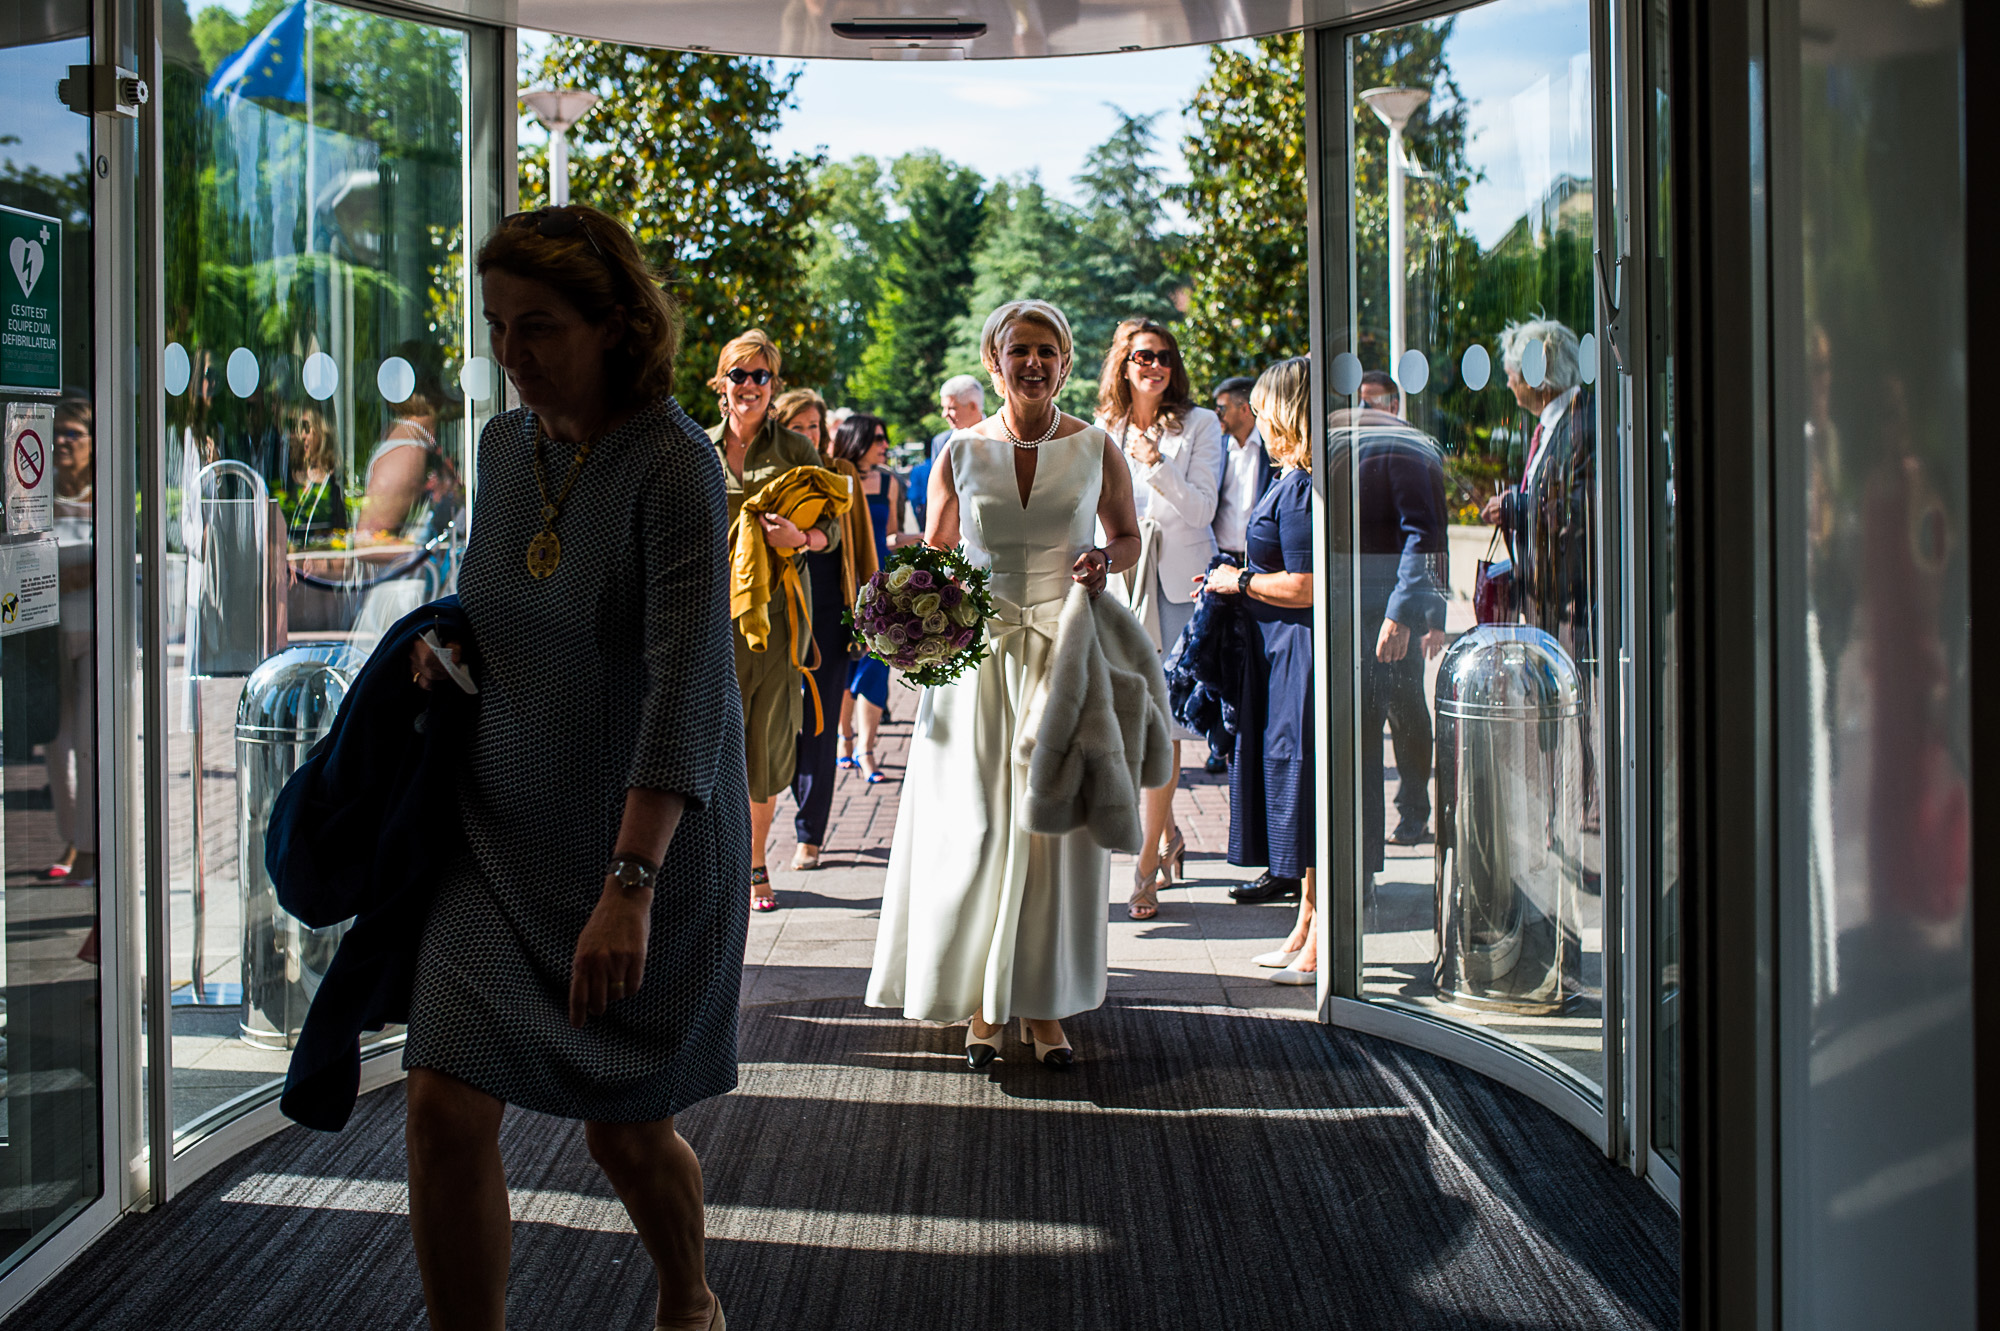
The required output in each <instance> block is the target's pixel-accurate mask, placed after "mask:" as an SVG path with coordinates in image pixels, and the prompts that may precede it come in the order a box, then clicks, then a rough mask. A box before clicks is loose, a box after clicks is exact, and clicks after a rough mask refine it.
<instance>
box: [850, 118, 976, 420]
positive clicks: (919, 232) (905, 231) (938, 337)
mask: <svg viewBox="0 0 2000 1331" xmlns="http://www.w3.org/2000/svg"><path fill="white" fill-rule="evenodd" d="M890 176H891V178H892V181H893V187H892V194H891V199H892V202H893V203H894V204H895V206H896V207H897V209H898V210H899V211H900V213H901V216H900V217H899V218H898V219H897V220H896V222H895V226H894V233H893V237H892V239H891V241H890V244H889V246H888V252H887V253H886V254H885V255H884V256H883V259H882V263H881V271H880V273H879V275H878V281H879V285H880V294H879V296H878V298H877V300H876V303H875V308H874V309H873V310H872V311H871V312H870V314H869V317H868V326H869V331H870V332H871V334H872V337H871V339H870V342H869V345H868V349H867V351H865V352H864V353H863V354H862V357H861V365H860V367H859V368H858V369H857V370H856V371H855V373H854V377H853V379H852V381H851V384H850V391H851V395H852V397H853V398H854V405H857V406H866V407H867V409H868V410H870V411H872V412H874V413H875V414H876V415H878V416H881V417H883V418H884V419H885V420H887V421H889V422H890V423H891V424H892V425H893V426H895V427H896V428H897V429H898V431H899V432H900V433H902V434H903V435H905V436H909V435H915V434H918V433H921V432H923V431H925V430H934V429H936V428H939V426H941V424H942V421H941V420H940V418H939V417H938V416H937V390H938V385H939V384H941V383H942V382H943V381H944V378H945V374H944V367H945V356H946V353H947V352H949V351H950V349H951V341H952V329H953V325H954V324H955V323H956V322H957V320H958V319H959V318H960V317H961V316H963V315H964V314H965V312H966V308H967V300H968V298H969V296H970V295H971V289H972V252H973V248H974V246H975V244H976V243H977V241H978V239H979V233H980V228H981V224H982V221H983V219H984V207H983V205H984V202H985V197H986V186H985V181H984V179H983V178H982V177H981V176H980V174H979V173H978V172H977V171H975V170H973V169H972V168H971V167H966V166H960V165H958V164H957V163H955V162H948V161H946V160H945V159H944V157H943V156H941V155H940V154H939V153H937V152H936V151H935V150H926V151H924V152H919V153H910V154H907V155H905V156H903V157H900V158H898V159H896V162H895V164H894V165H893V166H892V167H891V168H890Z"/></svg>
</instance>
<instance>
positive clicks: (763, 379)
mask: <svg viewBox="0 0 2000 1331" xmlns="http://www.w3.org/2000/svg"><path fill="white" fill-rule="evenodd" d="M729 382H730V383H732V384H755V385H757V387H759V388H762V387H763V386H764V385H765V384H768V383H770V382H771V372H770V371H769V370H746V369H744V368H743V367H742V366H741V365H739V366H737V367H736V368H735V369H733V370H731V371H730V372H729Z"/></svg>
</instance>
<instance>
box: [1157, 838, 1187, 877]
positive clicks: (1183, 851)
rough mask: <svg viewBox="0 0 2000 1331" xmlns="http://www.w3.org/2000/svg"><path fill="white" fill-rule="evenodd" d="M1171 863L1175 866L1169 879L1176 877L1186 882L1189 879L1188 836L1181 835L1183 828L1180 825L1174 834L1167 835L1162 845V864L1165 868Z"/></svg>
mask: <svg viewBox="0 0 2000 1331" xmlns="http://www.w3.org/2000/svg"><path fill="white" fill-rule="evenodd" d="M1169 864H1171V865H1172V866H1173V873H1172V876H1171V877H1170V878H1169V879H1168V880H1167V881H1168V882H1173V881H1174V880H1175V879H1178V880H1179V881H1181V882H1183V883H1185V882H1186V881H1187V838H1186V837H1185V836H1183V835H1181V829H1180V828H1178V827H1176V828H1174V830H1173V835H1172V836H1170V837H1167V838H1166V839H1165V841H1164V842H1163V843H1162V844H1161V846H1160V865H1161V867H1162V868H1164V867H1165V866H1167V865H1169Z"/></svg>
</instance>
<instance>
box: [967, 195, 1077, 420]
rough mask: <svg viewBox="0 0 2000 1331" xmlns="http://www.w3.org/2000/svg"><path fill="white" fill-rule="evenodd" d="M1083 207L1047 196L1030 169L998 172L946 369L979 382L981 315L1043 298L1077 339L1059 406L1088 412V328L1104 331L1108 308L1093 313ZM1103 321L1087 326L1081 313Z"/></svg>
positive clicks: (982, 370) (983, 376)
mask: <svg viewBox="0 0 2000 1331" xmlns="http://www.w3.org/2000/svg"><path fill="white" fill-rule="evenodd" d="M1085 228H1086V222H1085V218H1084V216H1083V214H1082V213H1081V212H1080V211H1079V210H1077V209H1075V208H1072V207H1070V206H1069V205H1068V204H1065V203H1063V202H1062V201H1061V200H1059V199H1052V198H1050V197H1049V194H1048V191H1047V190H1046V189H1045V188H1043V186H1042V183H1041V181H1040V180H1038V179H1037V178H1036V177H1035V176H1034V175H1033V174H1030V175H1028V176H1027V177H1026V178H1025V179H1023V180H1020V181H1008V180H998V181H995V182H994V183H993V186H992V188H991V189H990V190H989V191H988V192H987V196H986V225H985V229H984V231H983V233H982V234H981V236H980V240H979V245H978V248H977V249H975V250H974V251H973V256H972V295H971V299H970V301H969V303H968V304H967V307H966V311H965V313H964V314H963V315H962V316H960V318H959V319H958V321H957V323H956V324H955V325H954V327H953V330H952V340H951V352H950V355H949V357H948V359H947V361H946V363H945V373H946V375H953V374H970V375H972V376H973V377H974V378H977V379H979V380H980V381H982V382H984V381H985V380H986V377H987V376H986V369H985V366H984V365H983V364H981V362H980V358H979V335H980V333H981V332H982V331H983V330H984V328H985V325H986V316H987V315H988V314H991V313H992V312H993V311H994V310H996V309H998V308H999V307H1000V306H1002V305H1005V304H1006V303H1007V302H1008V301H1013V300H1030V299H1033V300H1046V301H1048V302H1050V303H1051V304H1053V305H1054V306H1055V307H1056V308H1058V309H1060V310H1062V311H1063V312H1064V313H1065V314H1067V315H1069V316H1070V317H1071V318H1072V320H1074V321H1076V322H1074V323H1073V324H1072V327H1071V332H1072V333H1073V334H1074V335H1075V337H1076V340H1077V355H1078V364H1077V368H1076V372H1075V373H1074V374H1072V376H1071V378H1070V382H1069V384H1068V385H1067V386H1066V387H1065V388H1064V389H1063V393H1062V399H1061V400H1062V405H1063V409H1064V410H1066V411H1071V412H1081V413H1082V414H1083V415H1085V416H1088V415H1089V414H1090V411H1091V408H1092V406H1093V404H1094V403H1095V402H1096V400H1097V385H1096V380H1095V378H1094V376H1095V374H1096V366H1095V365H1094V364H1093V363H1091V361H1090V351H1089V348H1090V347H1092V346H1100V348H1101V344H1100V343H1098V342H1095V341H1088V340H1086V336H1089V337H1093V338H1094V337H1097V336H1099V335H1105V336H1108V332H1109V327H1110V324H1109V322H1108V316H1107V315H1105V314H1100V313H1096V310H1097V307H1098V305H1099V304H1100V301H1101V293H1100V292H1099V290H1098V289H1097V288H1096V287H1095V286H1094V285H1093V281H1092V271H1091V258H1092V256H1093V255H1094V254H1095V253H1096V252H1097V251H1098V249H1099V245H1098V243H1097V242H1096V241H1095V240H1094V239H1093V238H1092V237H1091V236H1090V235H1089V234H1088V233H1087V231H1086V229H1085ZM1088 318H1094V319H1095V321H1096V323H1097V324H1103V325H1104V327H1103V328H1102V329H1096V328H1095V325H1092V328H1093V330H1094V331H1092V332H1091V333H1089V334H1088V335H1087V334H1086V331H1085V326H1084V323H1083V321H1084V320H1085V319H1088Z"/></svg>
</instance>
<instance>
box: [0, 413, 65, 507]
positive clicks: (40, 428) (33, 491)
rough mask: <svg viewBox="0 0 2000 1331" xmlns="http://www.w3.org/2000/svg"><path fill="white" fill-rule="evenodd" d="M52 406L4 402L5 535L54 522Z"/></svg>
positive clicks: (53, 424)
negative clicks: (5, 431) (5, 417)
mask: <svg viewBox="0 0 2000 1331" xmlns="http://www.w3.org/2000/svg"><path fill="white" fill-rule="evenodd" d="M55 446H56V409H55V407H54V406H52V405H51V404H49V403H47V402H9V403H8V404H7V454H6V459H5V461H4V462H0V471H4V472H5V474H6V477H7V484H6V494H7V534H8V535H9V536H28V535H33V534H34V533H37V532H45V531H48V530H50V529H51V528H53V527H54V526H55V525H56V479H55V470H56V467H55Z"/></svg>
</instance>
